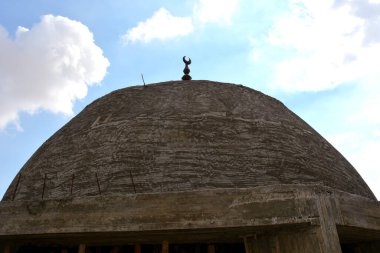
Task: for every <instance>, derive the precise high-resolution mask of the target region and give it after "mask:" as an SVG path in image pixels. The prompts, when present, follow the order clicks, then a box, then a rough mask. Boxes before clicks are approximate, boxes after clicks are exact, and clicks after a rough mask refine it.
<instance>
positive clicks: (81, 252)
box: [78, 243, 86, 253]
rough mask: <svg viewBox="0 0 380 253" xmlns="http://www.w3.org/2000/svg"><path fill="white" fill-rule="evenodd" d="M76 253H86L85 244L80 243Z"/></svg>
mask: <svg viewBox="0 0 380 253" xmlns="http://www.w3.org/2000/svg"><path fill="white" fill-rule="evenodd" d="M78 253H86V244H84V243H82V244H80V245H79V247H78Z"/></svg>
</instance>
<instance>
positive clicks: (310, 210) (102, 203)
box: [0, 185, 380, 253]
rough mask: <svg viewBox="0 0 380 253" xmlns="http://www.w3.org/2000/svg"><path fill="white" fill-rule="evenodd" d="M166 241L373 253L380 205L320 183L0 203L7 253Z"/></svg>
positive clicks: (0, 233) (0, 232) (250, 250)
mask: <svg viewBox="0 0 380 253" xmlns="http://www.w3.org/2000/svg"><path fill="white" fill-rule="evenodd" d="M15 224H17V225H15ZM162 241H168V242H169V243H177V244H178V243H179V244H180V243H210V242H215V243H222V242H230V243H237V242H241V243H243V241H244V242H245V249H246V252H247V253H256V252H275V253H278V252H289V253H297V252H310V253H314V252H320V253H322V252H324V253H335V252H343V253H344V252H356V251H350V250H351V248H352V249H353V247H356V248H358V247H359V248H360V247H361V249H362V251H361V252H374V251H370V250H371V247H372V248H376V247H375V246H374V245H377V246H379V242H380V204H379V202H378V201H374V200H371V199H367V198H364V197H361V196H358V195H353V194H348V193H345V192H340V191H336V190H332V189H330V188H328V187H323V186H316V185H298V186H294V185H274V186H265V187H256V188H245V189H216V190H203V191H193V192H171V193H154V194H133V195H127V196H115V195H109V196H106V195H99V196H96V197H86V198H73V199H65V200H41V201H37V202H36V201H33V202H32V201H31V202H27V201H3V202H1V203H0V243H1V245H0V246H2V247H3V249H4V251H3V252H8V251H7V250H8V248H9V247H8V246H6V245H16V246H17V245H22V244H33V243H39V244H49V243H53V244H55V245H66V244H68V243H71V244H73V243H76V244H78V245H79V244H83V243H84V244H88V245H93V244H104V245H120V244H136V243H139V244H144V243H145V244H155V243H161V242H162ZM342 245H343V246H342ZM345 247H346V248H347V247H351V248H350V250H347V251H345ZM342 249H343V251H342Z"/></svg>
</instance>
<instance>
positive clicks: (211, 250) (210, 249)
mask: <svg viewBox="0 0 380 253" xmlns="http://www.w3.org/2000/svg"><path fill="white" fill-rule="evenodd" d="M207 253H215V245H214V244H209V245H208V246H207Z"/></svg>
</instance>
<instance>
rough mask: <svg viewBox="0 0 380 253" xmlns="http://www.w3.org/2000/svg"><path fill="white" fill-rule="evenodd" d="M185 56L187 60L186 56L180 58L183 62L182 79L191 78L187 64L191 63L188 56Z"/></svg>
mask: <svg viewBox="0 0 380 253" xmlns="http://www.w3.org/2000/svg"><path fill="white" fill-rule="evenodd" d="M187 58H188V60H186V56H184V57H183V58H182V60H183V62H184V63H185V68H184V69H183V73H184V75H183V76H182V80H191V76H190V75H189V74H190V69H189V65H190V64H191V59H190V57H187Z"/></svg>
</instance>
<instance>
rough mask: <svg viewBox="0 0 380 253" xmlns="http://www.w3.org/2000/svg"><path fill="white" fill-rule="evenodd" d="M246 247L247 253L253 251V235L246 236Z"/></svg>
mask: <svg viewBox="0 0 380 253" xmlns="http://www.w3.org/2000/svg"><path fill="white" fill-rule="evenodd" d="M243 239H244V248H245V253H253V247H252V239H253V238H252V237H251V236H249V237H248V236H244V237H243Z"/></svg>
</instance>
